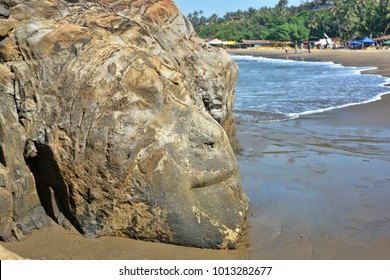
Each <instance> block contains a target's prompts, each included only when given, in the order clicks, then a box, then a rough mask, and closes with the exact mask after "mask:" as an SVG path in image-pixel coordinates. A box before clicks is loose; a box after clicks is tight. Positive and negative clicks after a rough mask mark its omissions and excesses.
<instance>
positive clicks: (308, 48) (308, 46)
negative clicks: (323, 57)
mask: <svg viewBox="0 0 390 280" xmlns="http://www.w3.org/2000/svg"><path fill="white" fill-rule="evenodd" d="M307 51H308V52H309V53H310V42H308V43H307Z"/></svg>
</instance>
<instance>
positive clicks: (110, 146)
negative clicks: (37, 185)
mask: <svg viewBox="0 0 390 280" xmlns="http://www.w3.org/2000/svg"><path fill="white" fill-rule="evenodd" d="M44 27H45V26H44V25H39V24H36V25H30V26H27V27H26V28H25V29H21V30H17V31H16V41H18V44H19V46H20V49H21V50H23V48H28V51H29V53H30V54H31V55H33V56H35V58H36V61H38V62H39V63H36V62H35V61H31V60H26V61H23V62H21V63H15V64H14V65H13V66H12V67H13V71H14V73H15V75H16V80H18V82H19V84H20V88H23V87H24V88H23V91H21V92H23V94H25V95H26V96H27V97H28V95H31V96H34V98H32V97H31V99H33V100H37V103H38V104H37V106H36V108H34V110H30V111H31V112H32V113H31V119H32V120H37V121H36V122H35V123H37V124H39V125H40V126H42V127H38V125H35V123H34V122H31V124H29V123H27V124H26V125H25V126H26V130H27V131H31V135H33V134H34V133H35V132H34V131H37V130H38V128H39V130H40V131H45V133H46V135H45V139H47V140H45V141H44V142H45V143H44V145H46V146H47V147H46V148H45V149H46V150H47V151H49V152H50V153H49V154H51V159H50V160H51V161H53V162H54V161H55V167H56V170H58V172H59V173H60V177H61V178H62V179H63V182H62V183H61V184H60V185H57V186H56V183H55V182H48V183H47V184H48V186H41V187H43V188H45V187H51V188H53V189H54V192H57V193H59V192H61V193H62V197H60V198H59V199H60V200H61V201H60V203H59V204H60V205H59V208H60V209H61V208H62V209H67V213H66V214H67V215H68V216H69V215H71V216H72V217H68V218H69V220H71V221H73V223H74V224H75V226H76V227H77V228H78V229H79V230H80V231H81V232H83V233H84V234H85V235H88V236H102V235H116V236H130V237H133V238H137V239H144V240H151V241H162V242H169V243H175V244H181V245H187V246H196V247H204V248H234V247H235V246H236V245H237V241H238V238H239V236H240V234H241V232H242V228H243V226H244V223H245V217H246V213H247V210H248V200H247V197H246V196H245V193H244V192H243V190H242V187H241V183H240V176H239V171H238V164H237V161H236V159H235V155H234V153H233V151H232V148H231V146H230V143H229V139H228V137H227V136H226V133H225V132H224V130H223V128H222V127H221V126H220V125H219V124H218V123H217V121H215V120H214V119H213V118H212V117H211V115H210V114H209V113H207V112H206V110H205V109H204V108H203V107H202V106H200V105H196V103H197V102H196V100H199V97H196V95H197V94H199V93H197V92H192V89H191V87H190V86H189V85H188V84H187V83H186V82H185V79H184V78H183V76H182V74H181V73H180V72H179V71H178V70H177V62H175V61H173V60H172V59H171V58H169V57H167V56H165V55H164V54H161V55H156V54H154V53H153V52H152V51H150V50H147V49H142V48H139V47H134V46H130V45H124V44H123V42H121V41H120V40H119V41H118V42H116V41H115V40H116V39H115V38H114V37H113V36H112V37H109V39H105V40H101V39H100V37H99V36H102V35H101V34H100V35H99V33H96V34H98V35H96V34H95V33H91V34H87V33H85V32H78V33H77V34H81V35H80V36H87V37H88V36H89V37H90V38H88V40H86V39H85V40H84V39H83V40H81V39H80V40H79V39H77V40H79V41H77V42H76V43H74V42H73V41H72V42H67V43H66V44H65V43H64V42H63V41H61V42H60V43H58V42H57V41H56V40H65V39H63V38H64V37H63V36H59V35H58V34H57V33H58V32H64V31H66V30H69V29H70V28H74V29H75V30H76V31H79V28H76V27H74V26H73V25H72V26H70V27H62V29H61V30H60V29H55V28H54V29H50V28H53V27H50V28H48V27H45V28H44ZM56 32H57V33H56ZM30 33H31V34H36V35H34V36H35V37H33V36H32V35H31V34H30ZM53 33H54V35H53ZM84 34H87V35H84ZM69 38H70V39H72V40H74V38H73V37H71V36H70V37H69ZM70 39H69V40H70ZM99 40H100V41H99ZM26 42H28V44H27V43H26ZM79 42H81V43H79ZM59 44H60V45H59ZM72 44H73V45H72ZM54 46H59V47H54ZM26 53H27V51H26ZM26 57H27V56H26ZM210 71H212V69H210ZM32 72H33V73H35V74H36V75H34V77H32V79H31V83H29V81H27V80H24V81H23V79H26V78H25V77H30V76H31V73H32ZM29 75H30V76H29ZM36 77H38V78H36ZM34 79H37V80H34ZM24 85H25V86H24ZM31 85H32V86H31ZM30 88H31V89H30ZM23 98H24V97H23ZM25 99H27V98H25ZM31 139H35V138H34V136H31ZM34 141H35V142H37V141H36V140H34ZM38 155H39V150H38ZM42 160H44V159H42ZM43 184H46V182H45V183H43ZM49 184H50V186H49ZM59 188H66V190H61V191H59Z"/></svg>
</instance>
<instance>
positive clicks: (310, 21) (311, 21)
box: [306, 12, 318, 35]
mask: <svg viewBox="0 0 390 280" xmlns="http://www.w3.org/2000/svg"><path fill="white" fill-rule="evenodd" d="M306 27H307V28H309V30H310V35H311V34H312V31H313V30H314V29H316V28H317V27H318V20H317V17H316V13H314V12H310V13H309V15H308V17H307V19H306Z"/></svg>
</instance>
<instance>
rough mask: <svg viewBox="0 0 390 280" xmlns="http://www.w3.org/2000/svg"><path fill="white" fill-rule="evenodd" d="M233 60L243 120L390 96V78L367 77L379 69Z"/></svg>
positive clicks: (292, 114) (238, 109)
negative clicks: (238, 69)
mask: <svg viewBox="0 0 390 280" xmlns="http://www.w3.org/2000/svg"><path fill="white" fill-rule="evenodd" d="M233 58H234V59H235V60H236V61H237V63H238V65H239V67H240V74H239V80H238V83H237V89H236V104H235V107H234V111H235V113H236V116H237V119H238V120H241V121H249V122H269V121H284V120H289V119H295V118H299V117H300V116H304V115H310V114H318V113H323V112H326V111H331V110H335V109H340V108H345V107H350V106H356V105H360V104H365V103H370V102H374V101H377V100H380V99H381V96H383V95H384V94H389V90H388V87H387V88H386V90H385V92H384V90H383V88H384V87H386V86H387V85H389V84H390V78H385V77H383V76H381V75H377V74H366V73H362V72H363V71H367V70H373V69H376V68H375V67H344V66H343V65H341V64H337V63H333V62H317V61H314V62H313V61H295V60H282V59H274V58H265V57H258V56H241V55H234V56H233ZM252 61H255V62H258V64H257V63H252ZM318 66H321V67H318Z"/></svg>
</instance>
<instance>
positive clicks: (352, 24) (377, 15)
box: [188, 0, 390, 42]
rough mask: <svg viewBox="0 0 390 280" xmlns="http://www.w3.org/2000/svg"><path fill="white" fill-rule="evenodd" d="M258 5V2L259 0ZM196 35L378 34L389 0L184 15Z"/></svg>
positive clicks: (297, 38) (292, 37) (388, 16)
mask: <svg viewBox="0 0 390 280" xmlns="http://www.w3.org/2000/svg"><path fill="white" fill-rule="evenodd" d="M259 4H261V1H259ZM188 18H189V20H190V21H191V22H192V24H193V25H194V27H195V30H196V31H197V33H198V35H199V36H201V37H202V38H219V39H221V40H235V41H242V40H273V41H292V42H302V41H305V40H308V39H310V40H316V39H319V38H323V37H324V35H323V34H324V33H326V34H327V35H328V36H329V37H338V38H340V39H341V40H342V41H347V40H352V39H354V38H355V37H359V38H362V37H364V36H369V35H370V34H371V35H372V36H373V37H380V36H383V35H387V34H388V32H389V29H390V0H332V1H331V0H314V1H306V3H304V4H302V5H300V6H298V7H289V6H288V1H287V0H280V1H279V3H278V4H277V5H276V6H275V7H274V8H265V7H263V8H261V9H255V8H249V9H248V10H247V11H241V10H238V11H236V12H230V13H227V14H226V15H225V16H224V17H223V18H220V17H218V16H217V15H216V14H214V15H212V16H210V17H209V18H207V17H205V16H204V15H203V11H199V12H198V11H195V12H193V13H190V14H189V15H188Z"/></svg>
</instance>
